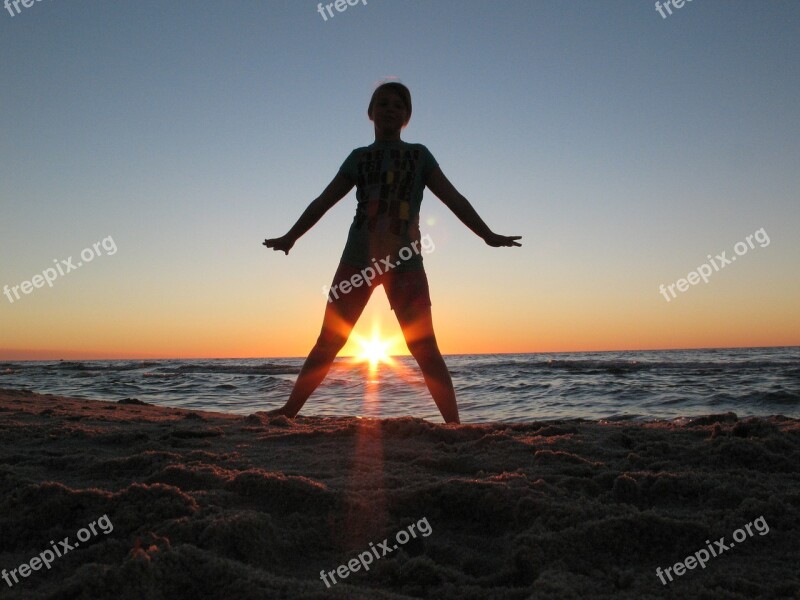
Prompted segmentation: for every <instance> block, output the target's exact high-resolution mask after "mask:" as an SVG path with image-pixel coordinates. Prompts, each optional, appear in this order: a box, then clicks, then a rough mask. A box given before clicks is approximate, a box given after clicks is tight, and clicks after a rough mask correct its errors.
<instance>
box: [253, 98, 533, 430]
mask: <svg viewBox="0 0 800 600" xmlns="http://www.w3.org/2000/svg"><path fill="white" fill-rule="evenodd" d="M367 115H368V116H369V118H370V121H372V122H373V123H374V125H375V142H374V143H373V144H372V145H370V146H366V147H363V148H357V149H356V150H353V152H351V153H350V156H348V157H347V159H346V160H345V161H344V163H343V164H342V166H341V168H340V169H339V173H338V174H337V175H336V177H334V178H333V181H331V183H330V184H329V185H328V187H327V188H325V190H324V191H323V192H322V194H321V195H320V196H319V197H318V198H317V199H316V200H314V201H313V202H312V203H311V204H310V205H309V206H308V208H306V210H305V212H303V214H302V215H301V216H300V218H299V219H298V221H297V223H296V224H295V225H294V227H292V228H291V230H289V233H287V234H286V235H284V236H283V237H279V238H274V239H270V240H265V241H264V245H265V246H266V247H267V248H273V249H274V250H282V251H283V252H284V253H285V254H287V255H288V254H289V250H291V248H292V247H293V246H294V244H295V242H296V241H297V239H298V238H300V236H302V235H303V234H304V233H305V232H306V231H308V230H309V229H311V227H313V226H314V225H315V224H316V222H317V221H319V219H320V218H321V217H322V215H324V214H325V213H326V212H327V211H328V209H329V208H331V207H332V206H333V205H334V204H336V203H337V202H338V201H339V200H341V199H342V198H343V197H344V196H346V195H347V194H348V193H349V192H350V190H351V189H353V186H357V189H356V198H357V200H358V206H357V208H356V216H355V218H354V219H353V223H352V225H351V226H350V232H349V234H348V237H347V243H346V244H345V249H344V252H343V253H342V257H341V260H340V262H339V267H338V269H337V271H336V274H335V275H334V277H333V285H332V286H331V288H330V289H331V290H333V291H332V292H331V294H329V298H328V305H327V306H326V307H325V317H324V320H323V323H322V331H321V332H320V335H319V337H318V338H317V342H316V344H315V345H314V348H313V349H312V350H311V352H310V353H309V355H308V358H307V359H306V361H305V364H304V365H303V368H302V369H301V370H300V374H299V375H298V377H297V381H296V382H295V385H294V389H293V390H292V393H291V395H290V396H289V399H288V400H287V401H286V404H285V405H284V406H283V407H282V408H279V409H275V410H272V411H268V412H267V414H268V415H285V416H287V417H290V418H291V417H294V416H295V415H297V413H298V412H299V411H300V409H301V408H302V407H303V404H305V401H306V400H307V399H308V397H309V396H310V395H311V394H312V392H313V391H314V390H315V389H316V388H317V386H318V385H319V384H320V383H321V382H322V380H323V379H324V378H325V375H326V374H327V373H328V370H329V369H330V367H331V364H332V363H333V359H334V358H336V355H337V354H338V353H339V351H340V350H341V349H342V347H343V346H344V345H345V342H347V339H348V338H349V337H350V332H351V331H352V329H353V327H354V326H355V324H356V321H357V320H358V318H359V316H361V313H362V311H363V310H364V307H365V306H366V304H367V301H368V300H369V297H370V295H371V293H372V284H375V285H380V284H381V283H382V284H383V286H384V290H385V291H386V296H387V297H388V299H389V304H390V306H391V308H392V310H393V311H394V313H395V316H396V317H397V320H398V322H399V323H400V327H401V328H402V330H403V336H404V337H405V340H406V344H407V345H408V349H409V351H410V352H411V354H412V355H413V356H414V358H415V359H416V361H417V364H419V366H420V369H421V370H422V374H423V376H424V378H425V384H426V385H427V386H428V390H429V391H430V393H431V396H433V400H434V401H435V402H436V406H437V407H439V412H441V413H442V417H443V418H444V420H445V422H446V423H460V420H459V418H458V405H457V404H456V394H455V391H454V390H453V382H452V380H451V379H450V372H449V371H448V370H447V366H446V365H445V363H444V359H443V358H442V354H441V352H439V346H438V345H437V343H436V336H435V335H434V332H433V321H432V319H431V300H430V293H429V290H428V279H427V277H426V275H425V270H424V268H423V265H422V256H421V255H420V254H419V243H420V232H419V209H420V203H421V202H422V192H423V190H424V189H425V186H427V187H428V188H429V189H430V190H431V191H432V192H433V193H434V194H435V195H436V196H438V197H439V199H440V200H441V201H442V202H443V203H444V204H445V206H447V207H448V208H449V209H450V210H452V211H453V213H455V215H456V216H457V217H458V218H459V219H461V221H462V222H463V223H464V224H465V225H466V226H467V227H469V228H470V229H471V230H472V231H474V232H475V233H476V234H477V235H478V236H480V237H481V238H483V240H484V241H485V242H486V243H487V244H488V245H490V246H494V247H499V246H520V245H521V244H520V243H519V242H517V241H515V240H518V239H520V238H521V237H522V236H504V235H499V234H496V233H493V232H492V231H491V230H490V229H489V227H488V226H487V225H486V223H484V222H483V220H482V219H481V218H480V217H479V216H478V213H476V212H475V210H474V209H473V208H472V205H471V204H470V203H469V201H467V199H466V198H464V196H462V195H461V194H459V193H458V191H457V190H456V189H455V188H454V187H453V185H452V184H451V183H450V182H449V181H448V180H447V178H446V177H445V176H444V174H443V173H442V170H441V169H440V168H439V165H438V164H437V163H436V160H435V159H434V158H433V156H432V155H431V153H430V152H429V151H428V149H427V148H426V147H425V146H423V145H422V144H409V143H406V142H404V141H402V140H401V139H400V130H401V129H402V128H403V127H405V126H406V125H407V124H408V121H409V120H410V119H411V94H410V92H409V91H408V88H407V87H406V86H404V85H403V84H401V83H398V82H388V83H383V84H382V85H380V86H378V88H377V89H376V90H375V91H374V92H373V94H372V99H371V100H370V103H369V107H368V108H367ZM412 248H413V249H414V250H416V252H412V251H411V249H412ZM404 249H408V251H407V252H406V254H405V256H406V258H405V259H403V260H400V259H402V258H403V256H404V255H403V252H402V251H403V250H404ZM409 254H410V257H409ZM398 257H399V258H398ZM379 261H380V262H379ZM381 266H383V269H381ZM367 273H370V275H369V276H368V275H367ZM361 279H363V280H364V281H365V282H367V280H368V279H369V281H368V282H367V285H361V284H359V285H358V286H356V283H357V282H359V281H360V280H361ZM373 279H374V281H373ZM346 280H350V281H351V282H352V286H350V285H347V284H345V286H344V289H345V290H348V291H347V293H344V292H343V291H342V287H340V284H341V283H343V282H345V281H346ZM335 290H339V292H336V291H335ZM334 296H335V298H334Z"/></svg>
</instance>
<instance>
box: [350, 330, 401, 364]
mask: <svg viewBox="0 0 800 600" xmlns="http://www.w3.org/2000/svg"><path fill="white" fill-rule="evenodd" d="M359 343H360V344H361V352H359V353H358V356H357V357H356V358H358V359H359V360H362V361H366V362H369V364H370V366H371V367H376V366H377V365H378V363H389V362H391V360H392V359H391V358H390V357H389V354H388V352H387V350H388V349H389V346H391V342H388V341H386V340H382V339H380V337H378V334H377V333H375V332H373V334H372V339H371V340H367V339H362V340H359Z"/></svg>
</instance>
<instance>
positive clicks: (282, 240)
mask: <svg viewBox="0 0 800 600" xmlns="http://www.w3.org/2000/svg"><path fill="white" fill-rule="evenodd" d="M294 242H295V240H293V239H292V238H290V237H289V236H286V235H284V236H281V237H279V238H272V239H271V240H264V246H266V247H267V248H272V249H273V250H283V252H284V253H285V254H289V250H291V249H292V246H294Z"/></svg>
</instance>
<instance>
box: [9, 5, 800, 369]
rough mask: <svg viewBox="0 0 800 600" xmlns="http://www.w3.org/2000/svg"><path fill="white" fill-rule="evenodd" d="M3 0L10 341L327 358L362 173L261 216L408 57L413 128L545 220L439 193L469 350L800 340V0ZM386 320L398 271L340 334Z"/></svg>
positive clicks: (42, 350)
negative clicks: (461, 209)
mask: <svg viewBox="0 0 800 600" xmlns="http://www.w3.org/2000/svg"><path fill="white" fill-rule="evenodd" d="M679 4H680V2H679ZM0 9H1V10H0V55H2V57H3V58H2V60H0V131H1V132H2V135H0V202H2V205H1V210H0V213H1V214H2V218H1V219H0V233H2V235H0V256H2V261H1V262H0V286H4V288H3V295H2V296H0V359H3V360H22V359H59V358H84V359H88V358H156V357H161V358H194V357H209V358H211V357H220V358H221V357H301V356H305V355H306V354H307V353H308V351H309V350H310V349H311V347H312V346H313V343H314V341H315V340H316V336H317V335H318V334H319V330H320V327H321V324H322V316H323V313H324V309H325V303H326V299H325V296H324V295H323V292H322V287H323V286H325V285H330V283H331V279H332V277H333V274H334V272H335V270H336V267H337V265H338V261H339V258H340V256H341V253H342V250H343V248H344V243H345V240H346V238H347V231H348V228H349V226H350V223H351V221H352V220H353V216H354V214H355V205H356V200H355V190H354V191H352V192H351V193H350V194H349V195H348V196H346V197H345V198H343V199H342V200H341V201H340V202H339V203H338V204H336V205H335V206H334V207H333V208H332V209H331V210H330V211H329V212H328V213H327V214H326V215H325V216H324V217H323V218H322V219H321V221H320V222H319V223H318V224H317V225H316V226H315V227H314V228H313V229H311V230H310V231H309V232H307V233H306V234H305V235H304V236H303V237H301V238H300V239H299V240H298V242H297V243H296V244H295V246H294V248H293V249H292V250H291V251H290V252H289V254H288V255H285V254H284V253H283V252H275V251H273V250H270V249H267V248H265V247H264V246H263V245H262V242H263V241H264V239H265V238H275V237H279V236H281V235H283V234H285V233H286V232H287V231H288V230H289V229H290V228H291V226H292V225H293V224H294V223H295V221H296V220H297V218H298V217H299V216H300V214H301V213H302V212H303V210H304V209H305V208H306V206H307V205H308V204H309V203H310V202H311V201H312V200H313V199H314V198H316V197H317V196H318V195H319V193H320V192H321V191H322V190H323V189H324V188H325V186H326V185H327V184H328V183H329V182H330V181H331V179H332V178H333V177H334V176H335V175H336V173H337V171H338V169H339V167H340V165H341V164H342V162H343V161H344V159H345V158H346V157H347V155H348V154H349V153H350V151H351V150H352V149H353V148H356V147H359V146H365V145H368V144H370V143H371V142H372V141H374V132H373V128H372V123H371V122H370V121H369V119H368V117H367V114H366V110H367V105H368V102H369V98H370V96H371V94H372V91H373V89H374V88H375V86H376V85H377V84H378V83H380V82H381V81H384V80H387V79H396V80H399V81H401V82H403V83H405V84H406V85H407V86H408V87H409V88H410V90H411V94H412V99H413V114H412V117H411V121H410V123H409V125H408V127H407V128H406V129H404V130H403V133H402V138H403V139H404V140H405V141H408V142H415V143H422V144H425V145H426V146H427V147H428V149H429V150H430V151H431V152H432V154H433V155H434V157H435V158H436V160H437V161H438V163H439V165H440V166H441V168H442V170H443V172H444V173H445V175H446V176H447V177H448V179H450V181H452V182H453V184H454V185H455V186H456V188H457V189H458V190H459V191H460V192H461V193H462V194H463V195H464V196H465V197H466V198H467V199H468V200H469V201H470V203H471V204H472V205H473V206H474V207H475V209H476V210H477V212H478V213H479V214H480V215H481V217H482V218H483V219H484V221H486V223H487V224H488V225H489V227H490V228H491V229H492V230H493V231H494V232H496V233H499V234H502V235H520V236H522V238H521V240H520V241H521V244H522V245H521V246H520V247H503V248H492V247H490V246H488V245H486V244H485V243H484V242H483V240H481V239H480V238H479V237H477V236H476V235H475V234H474V233H472V232H471V231H470V230H469V229H467V228H466V227H465V226H464V225H463V223H461V222H460V221H459V220H458V218H457V217H456V216H455V215H454V214H453V213H452V212H450V211H449V209H447V207H445V206H444V204H443V203H442V202H441V201H440V200H439V199H438V198H436V196H434V195H433V194H432V193H431V192H430V191H426V192H425V195H424V199H423V201H422V209H421V213H420V226H421V230H422V234H423V235H426V234H427V235H428V236H429V238H430V240H432V242H433V244H434V246H435V249H434V250H432V251H430V252H429V253H426V254H424V255H423V260H424V265H425V269H426V272H427V275H428V280H429V282H430V289H431V300H432V314H433V322H434V327H435V331H436V337H437V340H438V342H439V347H440V349H441V350H442V352H443V353H444V354H473V353H513V352H565V351H592V350H637V349H669V348H709V347H746V346H785V345H798V344H800V308H799V307H800V278H798V265H800V234H799V233H798V232H800V202H799V200H800V198H799V196H800V194H799V192H800V169H798V165H800V102H798V97H800V36H798V35H797V32H798V24H800V3H798V2H796V1H788V0H787V1H782V0H775V1H770V2H768V3H767V2H755V1H740V0H731V1H725V2H722V1H712V0H695V1H687V2H686V3H685V4H683V5H682V6H681V7H680V8H676V7H674V6H672V7H671V8H670V10H671V12H672V14H667V13H666V11H662V12H664V13H665V15H666V16H665V17H662V16H661V14H660V13H659V12H658V10H656V7H655V6H654V4H653V2H649V1H638V0H637V1H633V0H618V1H614V2H596V1H585V0H575V1H555V0H553V1H547V2H545V1H531V0H506V1H503V2H479V1H477V0H437V1H436V2H424V1H421V0H420V1H417V0H402V1H400V0H367V1H366V2H365V1H363V0H362V1H361V2H359V3H357V4H356V5H354V6H347V8H346V10H344V11H343V12H337V11H336V10H335V9H333V14H334V16H333V17H330V16H329V15H326V18H323V16H322V15H321V14H320V13H319V12H318V7H317V3H315V2H311V1H306V0H275V1H266V0H259V1H256V0H232V1H230V2H225V3H221V2H218V1H216V0H215V1H213V2H212V1H209V0H194V1H192V2H155V1H152V0H137V1H136V2H123V1H120V0H104V1H102V2H101V1H99V0H76V1H72V2H66V1H65V0H43V1H38V0H37V1H36V2H34V3H33V4H32V5H31V6H30V7H27V8H26V7H24V6H23V5H22V4H18V11H17V10H15V9H14V7H13V5H11V6H10V7H9V8H7V9H2V7H0ZM322 10H323V11H324V10H325V9H324V8H323V9H322ZM12 15H13V16H12ZM748 236H750V238H749V242H748ZM95 244H96V245H95ZM736 250H738V251H739V253H738V254H737V252H736ZM82 252H83V256H84V257H85V258H86V259H87V260H86V261H85V262H84V261H83V260H81V253H82ZM723 252H725V253H726V256H725V257H724V258H716V257H717V256H718V255H720V254H721V253H723ZM733 257H735V258H736V261H733V260H731V258H733ZM729 260H730V262H726V261H729ZM78 263H80V264H81V266H80V267H78V266H77V265H78ZM70 265H71V266H70ZM59 268H60V270H61V271H63V273H60V272H59V271H58V269H59ZM48 269H50V271H47V270H48ZM696 270H700V271H701V272H702V273H705V272H706V271H710V274H706V276H705V281H704V280H703V279H702V278H699V273H698V275H695V276H690V275H689V274H690V272H692V271H696ZM54 273H58V275H57V276H54ZM37 275H38V276H39V277H38V278H36V277H35V276H37ZM45 276H47V277H48V278H49V279H50V280H51V281H50V283H51V284H52V285H50V284H48V282H47V281H45V280H44V277H45ZM687 278H689V279H688V280H687V281H684V282H683V283H681V282H680V281H679V280H681V279H687ZM690 281H694V283H689V282H690ZM24 282H29V283H27V285H26V284H24ZM37 284H38V286H37ZM661 285H663V286H665V287H664V288H663V290H662V289H661V288H660V286H661ZM670 285H672V290H671V291H670V289H669V287H668V286H670ZM15 286H17V288H16V290H14V287H15ZM26 290H27V293H26ZM373 330H378V331H379V332H380V336H381V337H383V338H385V339H389V338H392V339H394V340H395V345H394V346H393V348H392V350H393V352H392V353H395V354H407V353H408V350H407V348H406V346H405V345H404V344H403V343H402V341H399V340H400V338H399V336H400V335H401V332H400V328H399V326H398V324H397V321H396V319H395V317H394V314H393V312H391V311H390V309H389V305H388V300H387V299H386V295H385V292H384V291H383V288H382V287H377V288H375V289H374V291H373V296H372V298H371V300H370V303H369V304H368V306H367V308H366V310H365V311H364V313H363V314H362V317H361V319H360V320H359V322H358V324H357V325H356V328H355V330H354V334H353V336H352V337H351V340H350V342H348V345H347V346H345V348H344V349H343V351H342V352H341V353H340V354H341V355H348V354H354V353H357V352H358V347H357V345H356V342H357V339H358V338H359V337H364V336H370V335H371V332H372V331H373Z"/></svg>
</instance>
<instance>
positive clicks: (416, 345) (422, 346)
mask: <svg viewBox="0 0 800 600" xmlns="http://www.w3.org/2000/svg"><path fill="white" fill-rule="evenodd" d="M407 345H408V350H409V352H411V354H412V355H413V356H414V357H415V358H416V357H420V356H421V357H427V356H435V355H436V354H438V353H439V346H438V345H437V344H436V337H435V336H432V335H431V336H428V337H423V338H419V339H416V340H414V341H412V342H407Z"/></svg>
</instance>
